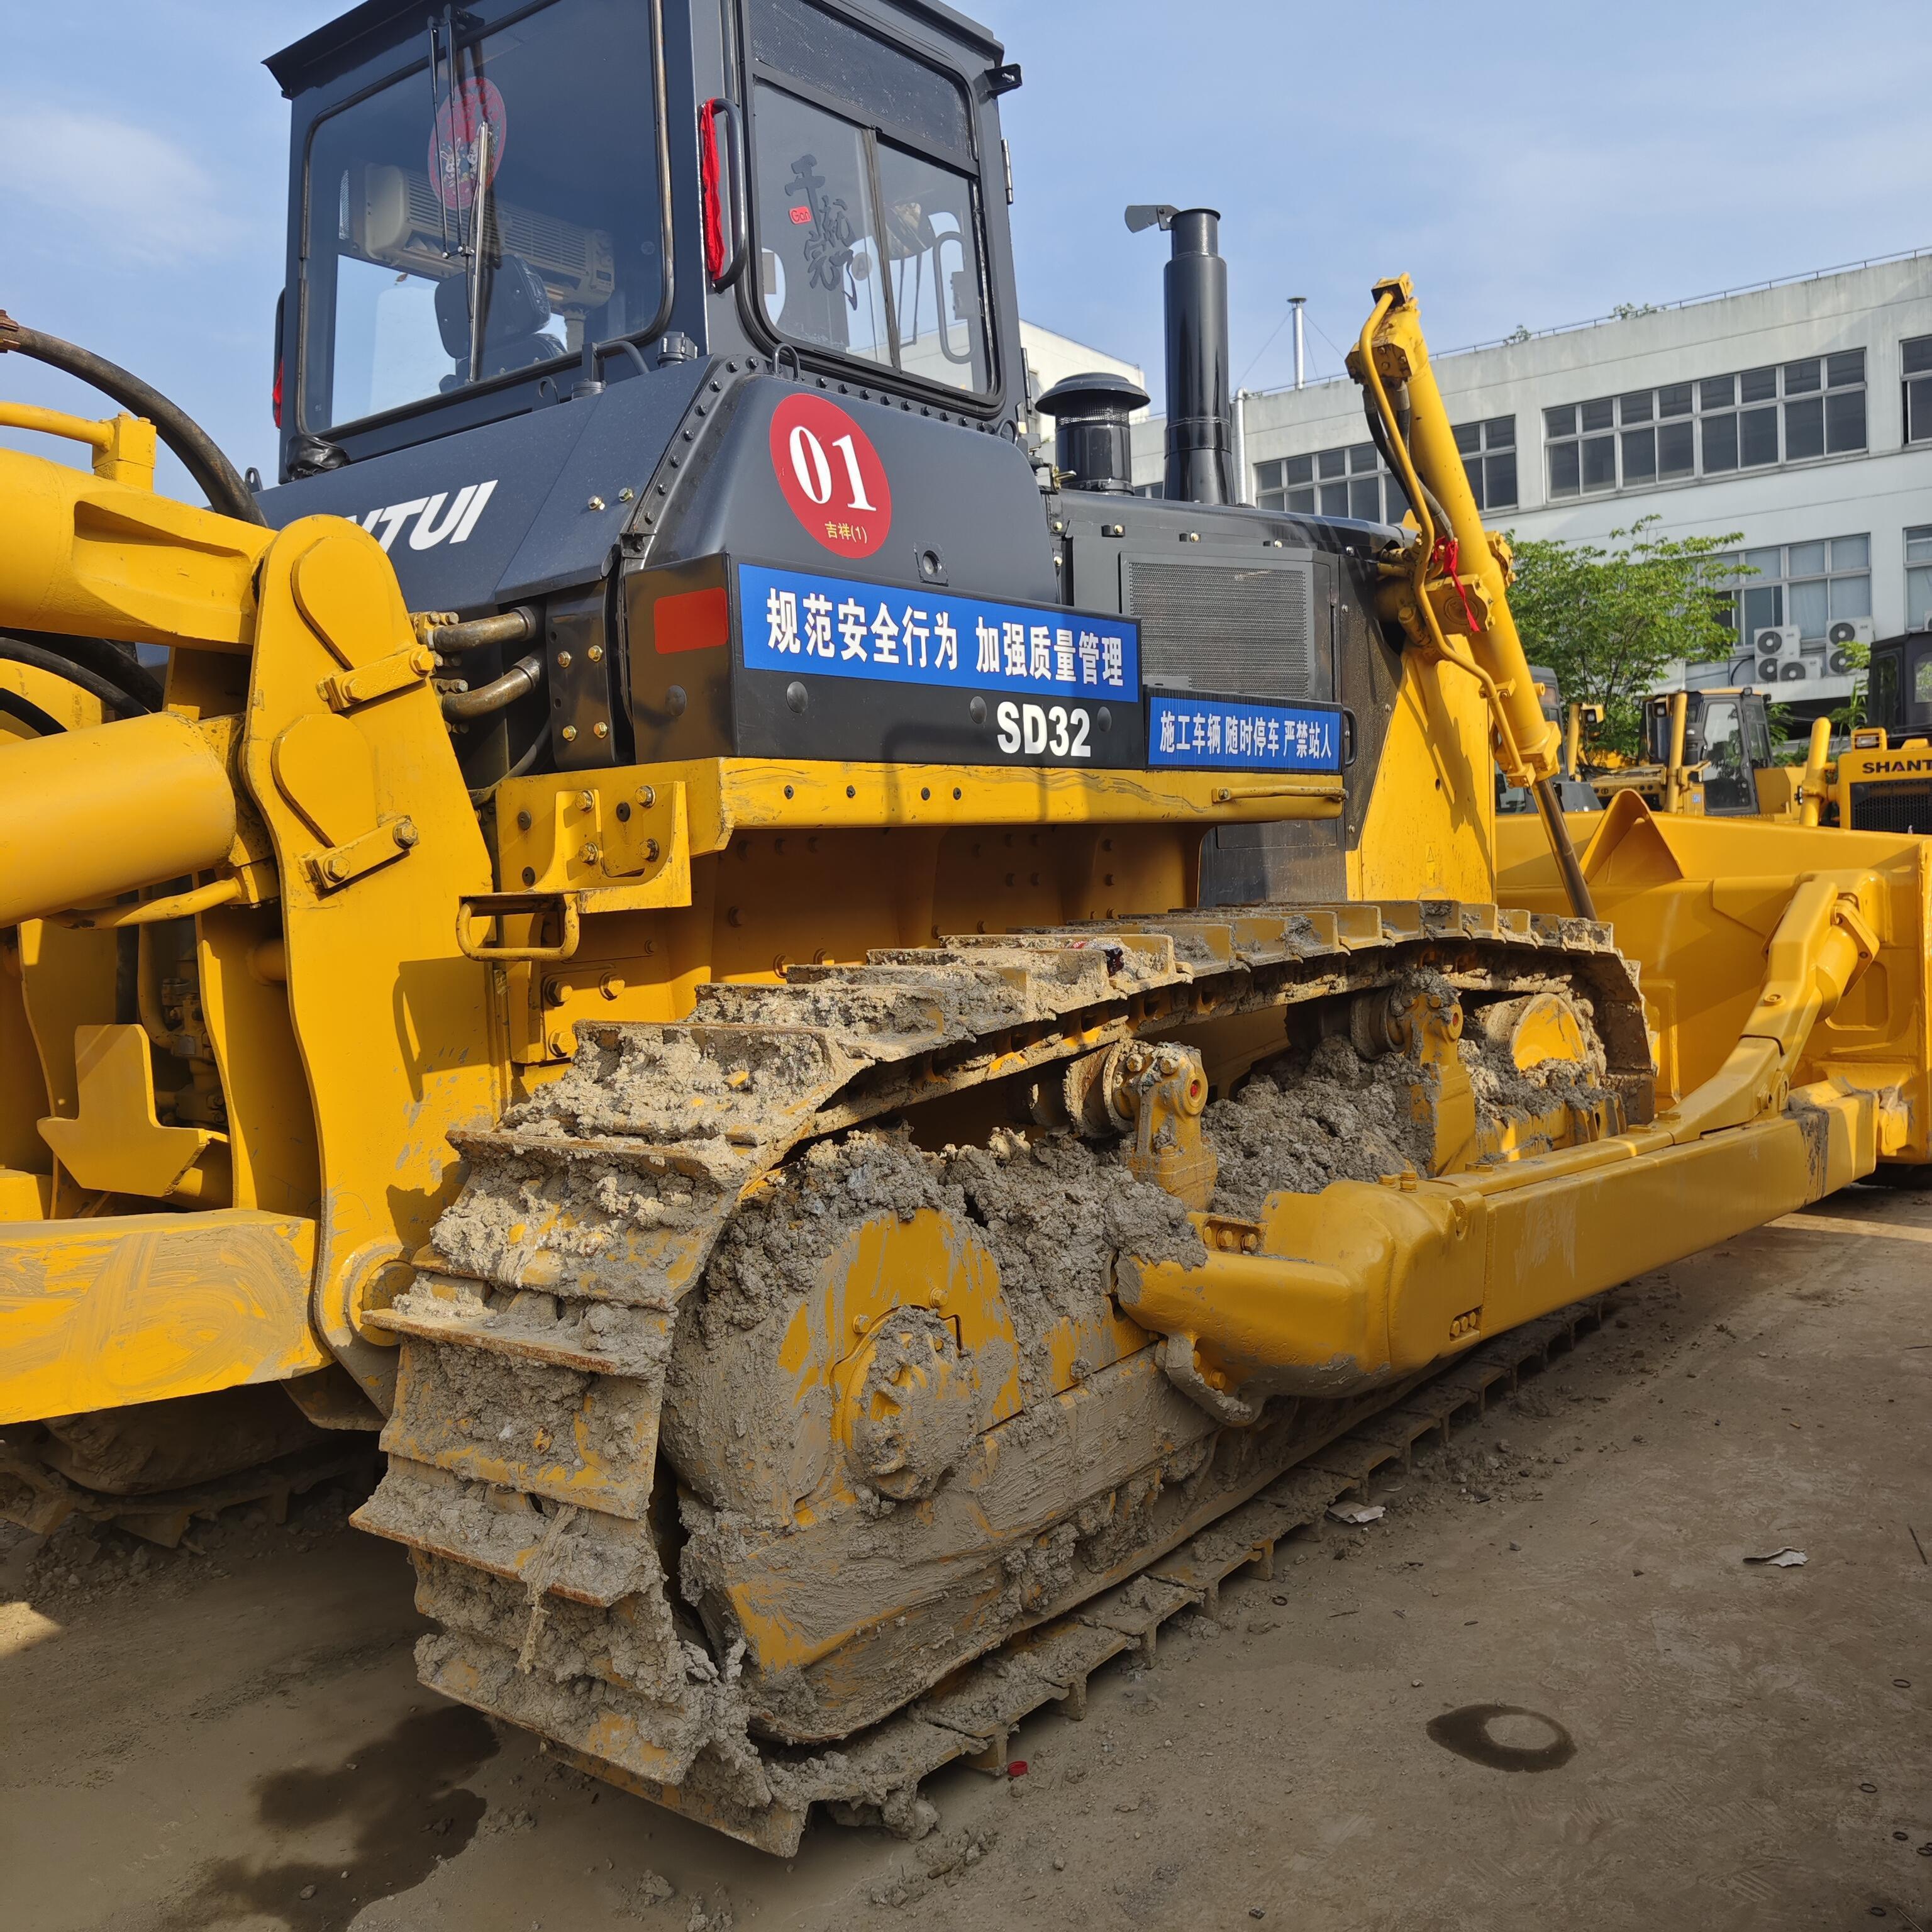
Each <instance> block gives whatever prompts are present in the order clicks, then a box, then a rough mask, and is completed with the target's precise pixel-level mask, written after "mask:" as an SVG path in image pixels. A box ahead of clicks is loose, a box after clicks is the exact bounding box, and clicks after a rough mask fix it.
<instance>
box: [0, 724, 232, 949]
mask: <svg viewBox="0 0 1932 1932" xmlns="http://www.w3.org/2000/svg"><path fill="white" fill-rule="evenodd" d="M234 842H235V791H234V787H233V786H232V785H231V784H229V779H228V774H227V772H226V770H224V769H223V766H222V763H221V760H220V758H218V757H217V756H216V755H215V754H214V751H212V750H211V748H210V747H209V745H208V741H207V739H205V738H204V737H203V736H202V734H201V733H200V732H199V731H198V730H196V728H195V727H194V726H193V724H190V723H189V722H188V721H187V719H186V718H178V717H176V716H175V715H173V714H172V712H155V713H154V714H153V715H150V716H148V717H145V718H124V719H122V720H121V721H120V722H118V724H95V725H92V726H89V727H87V728H86V729H85V730H79V731H63V732H61V733H58V735H55V736H48V737H44V738H29V739H22V740H20V742H17V743H14V744H12V745H7V747H6V748H5V749H4V750H0V926H11V925H13V924H14V923H15V922H17V921H18V920H20V919H41V918H44V917H46V916H47V915H48V914H49V913H57V912H62V911H65V910H68V908H69V907H75V906H84V905H91V904H95V903H96V902H98V901H104V900H109V899H112V898H114V897H115V895H117V894H118V893H121V892H133V891H135V890H136V889H138V888H139V887H140V886H151V885H157V884H159V883H161V882H162V881H163V880H168V879H178V878H181V877H184V876H185V875H187V874H190V873H193V872H197V871H202V870H203V869H204V868H206V867H208V866H210V865H218V864H220V862H221V861H222V860H223V859H226V857H227V856H228V853H229V849H230V847H232V846H233V844H234Z"/></svg>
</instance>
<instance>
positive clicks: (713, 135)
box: [700, 94, 751, 289]
mask: <svg viewBox="0 0 1932 1932" xmlns="http://www.w3.org/2000/svg"><path fill="white" fill-rule="evenodd" d="M719 119H722V120H723V121H724V127H725V140H724V143H723V144H722V145H724V147H725V148H726V149H727V151H728V153H729V155H730V174H731V181H730V190H729V192H728V193H724V192H722V191H721V192H720V194H719V196H718V199H719V201H720V202H721V204H722V209H721V211H728V212H727V213H726V216H725V218H726V222H727V228H728V236H727V249H726V252H725V256H724V261H723V262H722V263H721V264H720V265H719V267H718V272H717V273H716V274H715V275H713V276H712V278H711V286H712V287H713V288H714V289H728V288H729V287H730V286H731V284H733V282H735V281H736V280H737V279H738V278H739V276H740V275H742V274H743V273H744V270H745V257H746V256H747V255H748V254H749V253H750V252H751V232H750V221H749V217H748V211H747V207H746V204H747V202H748V199H749V193H748V178H749V175H750V172H751V170H750V168H749V166H748V163H747V160H746V157H745V118H744V116H743V115H742V114H740V113H739V111H738V106H737V103H736V101H729V100H727V99H726V98H725V97H724V95H721V94H720V95H714V96H713V97H712V98H711V99H710V100H709V101H706V103H705V104H704V106H703V110H701V115H700V121H701V125H702V128H703V133H705V134H707V135H708V136H709V139H711V141H712V143H713V145H714V148H715V146H716V145H718V133H717V125H716V124H717V122H718V120H719ZM701 160H702V157H701V156H700V161H701Z"/></svg>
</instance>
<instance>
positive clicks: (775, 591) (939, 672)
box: [736, 563, 1141, 704]
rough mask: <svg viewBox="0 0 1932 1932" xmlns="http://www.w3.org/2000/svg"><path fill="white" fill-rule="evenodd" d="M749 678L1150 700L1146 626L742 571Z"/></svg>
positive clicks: (754, 568) (844, 580) (789, 573)
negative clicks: (784, 676)
mask: <svg viewBox="0 0 1932 1932" xmlns="http://www.w3.org/2000/svg"><path fill="white" fill-rule="evenodd" d="M736 568H737V572H738V616H739V626H740V628H742V631H743V633H744V649H745V669H746V670H775V671H790V672H792V673H797V672H799V671H811V672H812V673H815V674H816V675H817V676H820V677H859V678H865V679H869V680H871V681H872V682H877V683H892V684H930V685H955V686H957V687H959V688H962V689H970V690H975V691H1025V692H1026V693H1028V694H1029V695H1035V696H1040V697H1072V698H1080V697H1091V698H1095V699H1106V698H1109V697H1111V698H1114V699H1115V700H1118V701H1119V702H1120V703H1127V704H1133V703H1139V701H1140V694H1141V664H1140V627H1139V625H1137V624H1136V622H1134V620H1133V619H1132V618H1131V617H1119V616H1092V615H1089V614H1086V613H1082V612H1081V611H1078V610H1065V609H1061V608H1050V609H1042V608H1041V607H1040V606H1038V605H1037V604H995V603H991V602H989V601H987V600H986V598H981V597H959V596H956V595H953V593H952V592H950V591H946V590H934V589H922V590H906V589H898V588H895V586H892V585H890V584H885V583H860V582H856V581H854V580H853V579H851V578H850V577H821V576H819V575H817V574H814V573H811V572H808V571H797V570H772V569H769V568H766V566H765V565H763V564H755V563H741V564H739V565H737V566H736Z"/></svg>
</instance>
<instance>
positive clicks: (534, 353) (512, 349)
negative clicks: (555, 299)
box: [436, 254, 569, 391]
mask: <svg viewBox="0 0 1932 1932" xmlns="http://www.w3.org/2000/svg"><path fill="white" fill-rule="evenodd" d="M483 297H484V301H485V302H487V304H488V305H489V307H488V312H487V314H486V316H485V317H484V323H483V368H482V374H484V375H485V376H500V375H502V374H504V373H505V371H508V370H511V369H522V368H527V367H529V365H531V364H532V363H535V362H555V361H556V359H558V358H559V356H565V355H567V354H568V353H569V352H568V350H566V349H565V347H564V346H563V344H562V343H560V342H559V341H558V340H557V339H556V337H555V336H553V335H544V333H543V332H542V331H543V326H544V323H547V322H548V321H549V320H550V317H551V316H552V314H553V313H554V311H553V310H552V309H551V308H550V291H549V290H547V288H545V287H544V281H543V278H542V277H541V275H538V273H537V272H536V271H535V269H533V268H532V267H531V266H530V265H529V263H527V262H526V261H525V260H523V257H522V256H520V255H507V254H506V255H505V256H504V257H502V260H500V261H499V262H496V263H493V264H490V266H488V267H487V269H486V270H485V272H484V280H483ZM436 326H437V332H438V333H439V334H440V335H441V336H442V338H443V348H444V350H446V352H447V353H448V354H449V356H450V359H452V361H453V362H455V365H456V367H455V370H454V371H452V373H451V374H449V375H447V376H446V377H444V378H443V381H442V383H440V385H439V387H440V388H441V389H444V390H446V391H447V390H450V389H460V387H461V386H463V384H464V383H466V382H468V381H469V277H468V276H467V275H450V276H448V277H446V278H445V279H444V280H443V281H440V282H439V283H437V285H436Z"/></svg>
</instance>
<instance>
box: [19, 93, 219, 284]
mask: <svg viewBox="0 0 1932 1932" xmlns="http://www.w3.org/2000/svg"><path fill="white" fill-rule="evenodd" d="M0 127H5V130H6V132H7V193H8V194H9V196H11V197H13V199H15V201H16V202H26V203H27V204H28V205H31V206H32V207H33V208H35V209H36V210H37V211H38V212H39V214H40V215H41V216H42V217H44V218H45V220H44V223H43V226H42V227H41V233H40V236H39V237H38V239H40V241H41V242H42V243H43V245H46V247H48V248H49V249H50V250H52V251H58V252H59V253H61V254H65V255H67V256H69V257H73V256H75V255H85V256H86V257H88V258H89V260H93V261H96V262H101V263H107V264H111V265H113V266H121V265H124V264H126V263H139V264H142V265H147V264H154V263H180V262H184V261H209V260H215V259H217V258H218V257H223V256H225V255H227V254H231V253H232V252H233V250H234V249H235V248H236V245H238V243H239V242H240V241H241V239H242V236H243V234H244V232H245V230H244V224H243V223H241V222H239V221H238V220H236V218H235V217H234V216H233V214H230V213H229V211H228V210H227V209H226V208H225V207H224V206H223V202H222V200H221V196H220V190H219V187H218V185H217V182H216V181H215V180H214V177H213V176H212V175H210V173H209V172H208V170H207V169H205V168H204V167H203V166H202V164H201V163H200V162H199V160H196V158H195V157H194V156H193V154H190V153H189V152H188V151H187V149H186V148H183V147H181V145H179V144H178V143H177V142H174V141H172V140H170V139H168V138H167V136H165V135H163V134H159V133H155V132H154V130H152V129H151V128H148V127H139V126H136V125H135V124H133V122H131V121H121V120H116V119H115V118H113V116H112V115H106V114H100V113H90V112H87V111H86V110H79V109H74V108H66V107H52V106H46V105H43V104H37V103H33V102H28V101H23V100H20V98H17V97H13V98H9V97H6V96H0Z"/></svg>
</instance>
